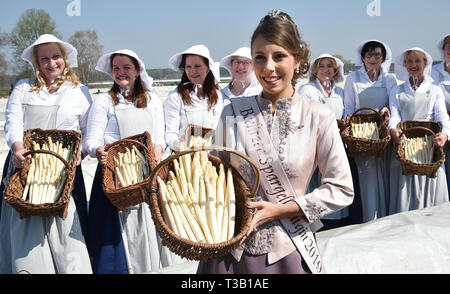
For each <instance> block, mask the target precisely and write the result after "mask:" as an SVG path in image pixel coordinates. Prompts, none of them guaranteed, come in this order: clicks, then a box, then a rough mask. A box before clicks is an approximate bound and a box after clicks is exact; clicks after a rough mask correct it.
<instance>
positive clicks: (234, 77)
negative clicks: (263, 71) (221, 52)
mask: <svg viewBox="0 0 450 294" xmlns="http://www.w3.org/2000/svg"><path fill="white" fill-rule="evenodd" d="M220 65H221V66H222V67H224V68H226V69H227V70H228V71H229V72H230V74H231V81H230V83H229V84H228V85H227V86H226V87H225V88H223V90H222V95H223V98H224V99H226V98H234V97H240V96H243V97H244V96H253V95H258V94H259V93H261V91H262V87H261V85H260V84H259V82H258V80H257V79H256V77H255V74H254V72H253V61H252V54H251V51H250V48H248V47H241V48H239V49H237V50H236V51H235V52H233V53H231V54H230V55H227V56H225V57H224V58H222V59H221V61H220Z"/></svg>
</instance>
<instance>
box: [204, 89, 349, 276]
mask: <svg viewBox="0 0 450 294" xmlns="http://www.w3.org/2000/svg"><path fill="white" fill-rule="evenodd" d="M240 99H256V103H257V104H258V107H259V108H260V113H261V115H262V117H263V119H264V122H265V127H267V131H268V133H269V135H270V139H271V141H269V142H267V143H268V144H272V145H273V148H274V149H275V151H276V152H277V154H278V159H279V160H280V162H281V166H282V168H283V170H284V172H285V173H286V175H287V177H288V180H289V182H290V184H291V185H292V188H293V189H294V190H295V192H296V194H297V197H295V200H294V201H295V202H296V203H297V204H298V205H299V207H300V208H301V209H302V211H303V212H304V214H305V217H304V219H305V220H307V222H308V223H309V226H310V228H311V230H312V232H316V231H317V230H318V229H319V228H320V227H321V226H322V224H321V222H320V219H321V218H322V217H323V216H325V215H327V214H330V213H333V212H334V211H336V210H340V209H342V208H344V207H346V206H348V205H349V204H351V202H352V200H353V183H352V178H351V172H350V167H349V164H348V160H347V156H346V154H345V149H344V146H343V143H342V140H341V138H340V135H339V132H338V127H337V123H336V119H335V118H334V115H333V113H332V111H331V110H330V109H329V108H328V107H326V106H324V105H322V104H319V103H317V102H314V101H311V100H310V99H306V98H303V97H300V95H298V94H297V93H295V94H294V96H293V97H291V98H286V99H280V100H278V101H277V102H276V104H275V113H274V114H272V103H271V102H270V101H269V100H267V99H265V98H263V97H261V94H260V95H258V96H255V97H245V98H232V100H237V101H239V100H240ZM255 115H259V113H255ZM239 116H240V117H241V118H242V112H241V113H240V114H239V113H236V112H235V110H234V108H233V107H232V104H228V105H227V106H226V107H225V108H224V111H223V113H222V118H221V120H220V123H219V125H218V127H217V130H216V137H215V145H218V146H226V147H228V148H232V149H235V150H237V151H239V152H241V153H243V154H247V155H248V152H247V147H246V144H250V142H249V141H250V140H249V139H248V138H244V137H242V135H241V134H240V132H239V131H238V127H237V124H236V122H237V123H239V121H237V120H238V118H239ZM231 118H237V120H236V121H233V120H232V119H231ZM241 122H242V120H241ZM252 142H253V141H252ZM259 144H261V143H259ZM230 157H231V164H232V165H233V166H234V167H235V168H237V169H238V170H239V172H240V173H241V175H242V176H243V177H244V178H245V180H246V181H247V182H248V185H249V186H250V187H251V186H252V185H253V184H254V181H255V177H254V174H253V171H251V168H250V167H249V165H248V163H247V164H246V162H243V161H242V160H240V159H239V158H237V156H230ZM252 159H253V160H254V161H259V160H263V159H262V158H252ZM330 159H332V160H330ZM266 160H267V158H266ZM267 161H268V160H267ZM317 167H318V168H319V170H320V172H321V174H322V175H323V179H326V180H324V183H323V184H322V185H321V186H320V187H319V188H318V189H315V190H314V191H312V192H311V193H307V191H306V190H307V187H308V183H309V181H310V179H311V176H312V175H313V173H314V171H315V170H316V168H317ZM261 176H264V175H262V174H261ZM260 187H261V186H260ZM257 196H261V198H262V199H263V200H267V197H266V194H265V193H264V191H262V189H259V190H258V192H257ZM295 256H297V258H296V257H295ZM299 256H300V253H299V251H298V250H297V249H296V247H295V245H294V243H293V242H292V240H291V239H290V237H289V236H288V234H287V232H286V231H285V229H284V228H283V226H282V224H281V223H280V221H279V220H275V221H272V222H267V223H265V224H263V225H260V226H259V227H258V230H257V231H254V232H252V233H251V234H250V235H249V237H248V238H247V239H246V240H245V242H244V243H243V244H242V245H241V246H239V247H238V248H236V249H235V250H234V251H233V252H232V253H231V254H229V255H227V256H226V257H225V258H220V259H217V260H211V261H206V262H200V265H199V272H200V273H207V272H208V273H247V274H248V273H286V272H288V273H293V272H295V273H301V272H303V271H305V270H307V267H306V266H305V265H304V264H303V262H302V259H303V258H298V257H299ZM325 268H326V265H325Z"/></svg>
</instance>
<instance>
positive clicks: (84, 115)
mask: <svg viewBox="0 0 450 294" xmlns="http://www.w3.org/2000/svg"><path fill="white" fill-rule="evenodd" d="M80 90H81V92H82V95H84V97H83V99H82V101H83V102H82V105H81V114H80V118H79V124H80V131H81V143H82V144H81V153H82V154H83V157H84V156H86V155H87V154H88V152H87V150H86V148H85V144H84V142H86V136H87V124H88V117H89V109H90V107H91V105H92V97H91V94H90V93H89V88H88V87H86V86H84V85H82V86H81V87H80Z"/></svg>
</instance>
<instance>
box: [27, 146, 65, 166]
mask: <svg viewBox="0 0 450 294" xmlns="http://www.w3.org/2000/svg"><path fill="white" fill-rule="evenodd" d="M35 153H46V154H50V155H53V156H55V157H56V158H58V159H59V160H61V161H62V162H63V163H64V165H65V166H66V169H70V165H69V163H68V162H67V161H66V160H65V159H64V158H63V157H62V156H61V155H59V154H58V153H56V152H53V151H50V150H30V151H28V152H25V153H24V154H23V157H26V156H28V155H32V154H35Z"/></svg>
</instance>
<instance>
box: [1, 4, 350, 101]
mask: <svg viewBox="0 0 450 294" xmlns="http://www.w3.org/2000/svg"><path fill="white" fill-rule="evenodd" d="M42 34H52V35H55V36H56V37H58V38H59V39H61V40H62V39H63V36H62V35H61V34H60V33H59V32H58V31H57V28H56V23H55V21H54V20H53V19H52V18H51V17H50V14H49V13H47V12H46V11H45V10H43V9H35V8H31V9H27V10H26V11H24V12H23V13H22V14H21V16H20V18H19V20H18V21H17V23H16V25H15V27H14V28H13V29H12V30H11V32H9V33H2V32H1V27H0V88H5V87H10V86H11V87H12V86H13V85H14V84H15V83H16V82H17V81H18V80H19V79H21V78H28V77H34V73H33V69H32V68H31V67H30V65H29V64H28V63H27V62H25V61H23V60H22V58H21V57H20V56H21V55H22V52H23V51H24V50H25V48H27V47H28V46H30V45H31V44H32V43H33V42H34V41H35V40H36V39H37V38H38V37H39V36H40V35H42ZM67 42H68V43H70V44H72V45H73V46H74V47H75V48H76V49H77V50H78V68H75V69H74V70H75V72H76V73H77V75H78V77H79V79H80V81H81V82H82V83H83V84H85V85H89V83H90V82H102V81H111V78H110V77H109V76H108V75H106V74H104V73H101V72H98V71H96V70H95V65H96V63H97V60H98V59H99V58H100V56H101V55H102V54H103V45H101V44H100V43H99V39H98V35H97V32H96V31H95V30H79V31H76V32H75V33H74V34H73V35H72V36H70V37H69V38H68V40H67ZM7 48H10V49H11V51H12V57H11V60H8V59H7V57H6V54H5V49H7ZM335 56H336V57H338V58H340V59H341V60H342V61H343V62H344V64H345V72H346V73H347V72H349V71H353V70H355V66H354V64H351V62H350V61H349V60H346V59H344V58H343V57H342V56H341V55H338V54H336V55H335ZM220 70H221V72H220V74H221V76H222V77H229V76H230V74H229V73H228V71H227V70H225V69H224V68H221V69H220ZM8 71H10V72H13V73H14V74H13V75H8V74H7V72H8ZM147 72H148V73H149V75H150V76H151V77H153V78H154V79H155V80H172V79H173V80H175V79H180V77H181V74H180V73H179V72H175V71H173V70H171V69H169V68H164V69H151V70H147ZM0 96H3V95H0Z"/></svg>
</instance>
